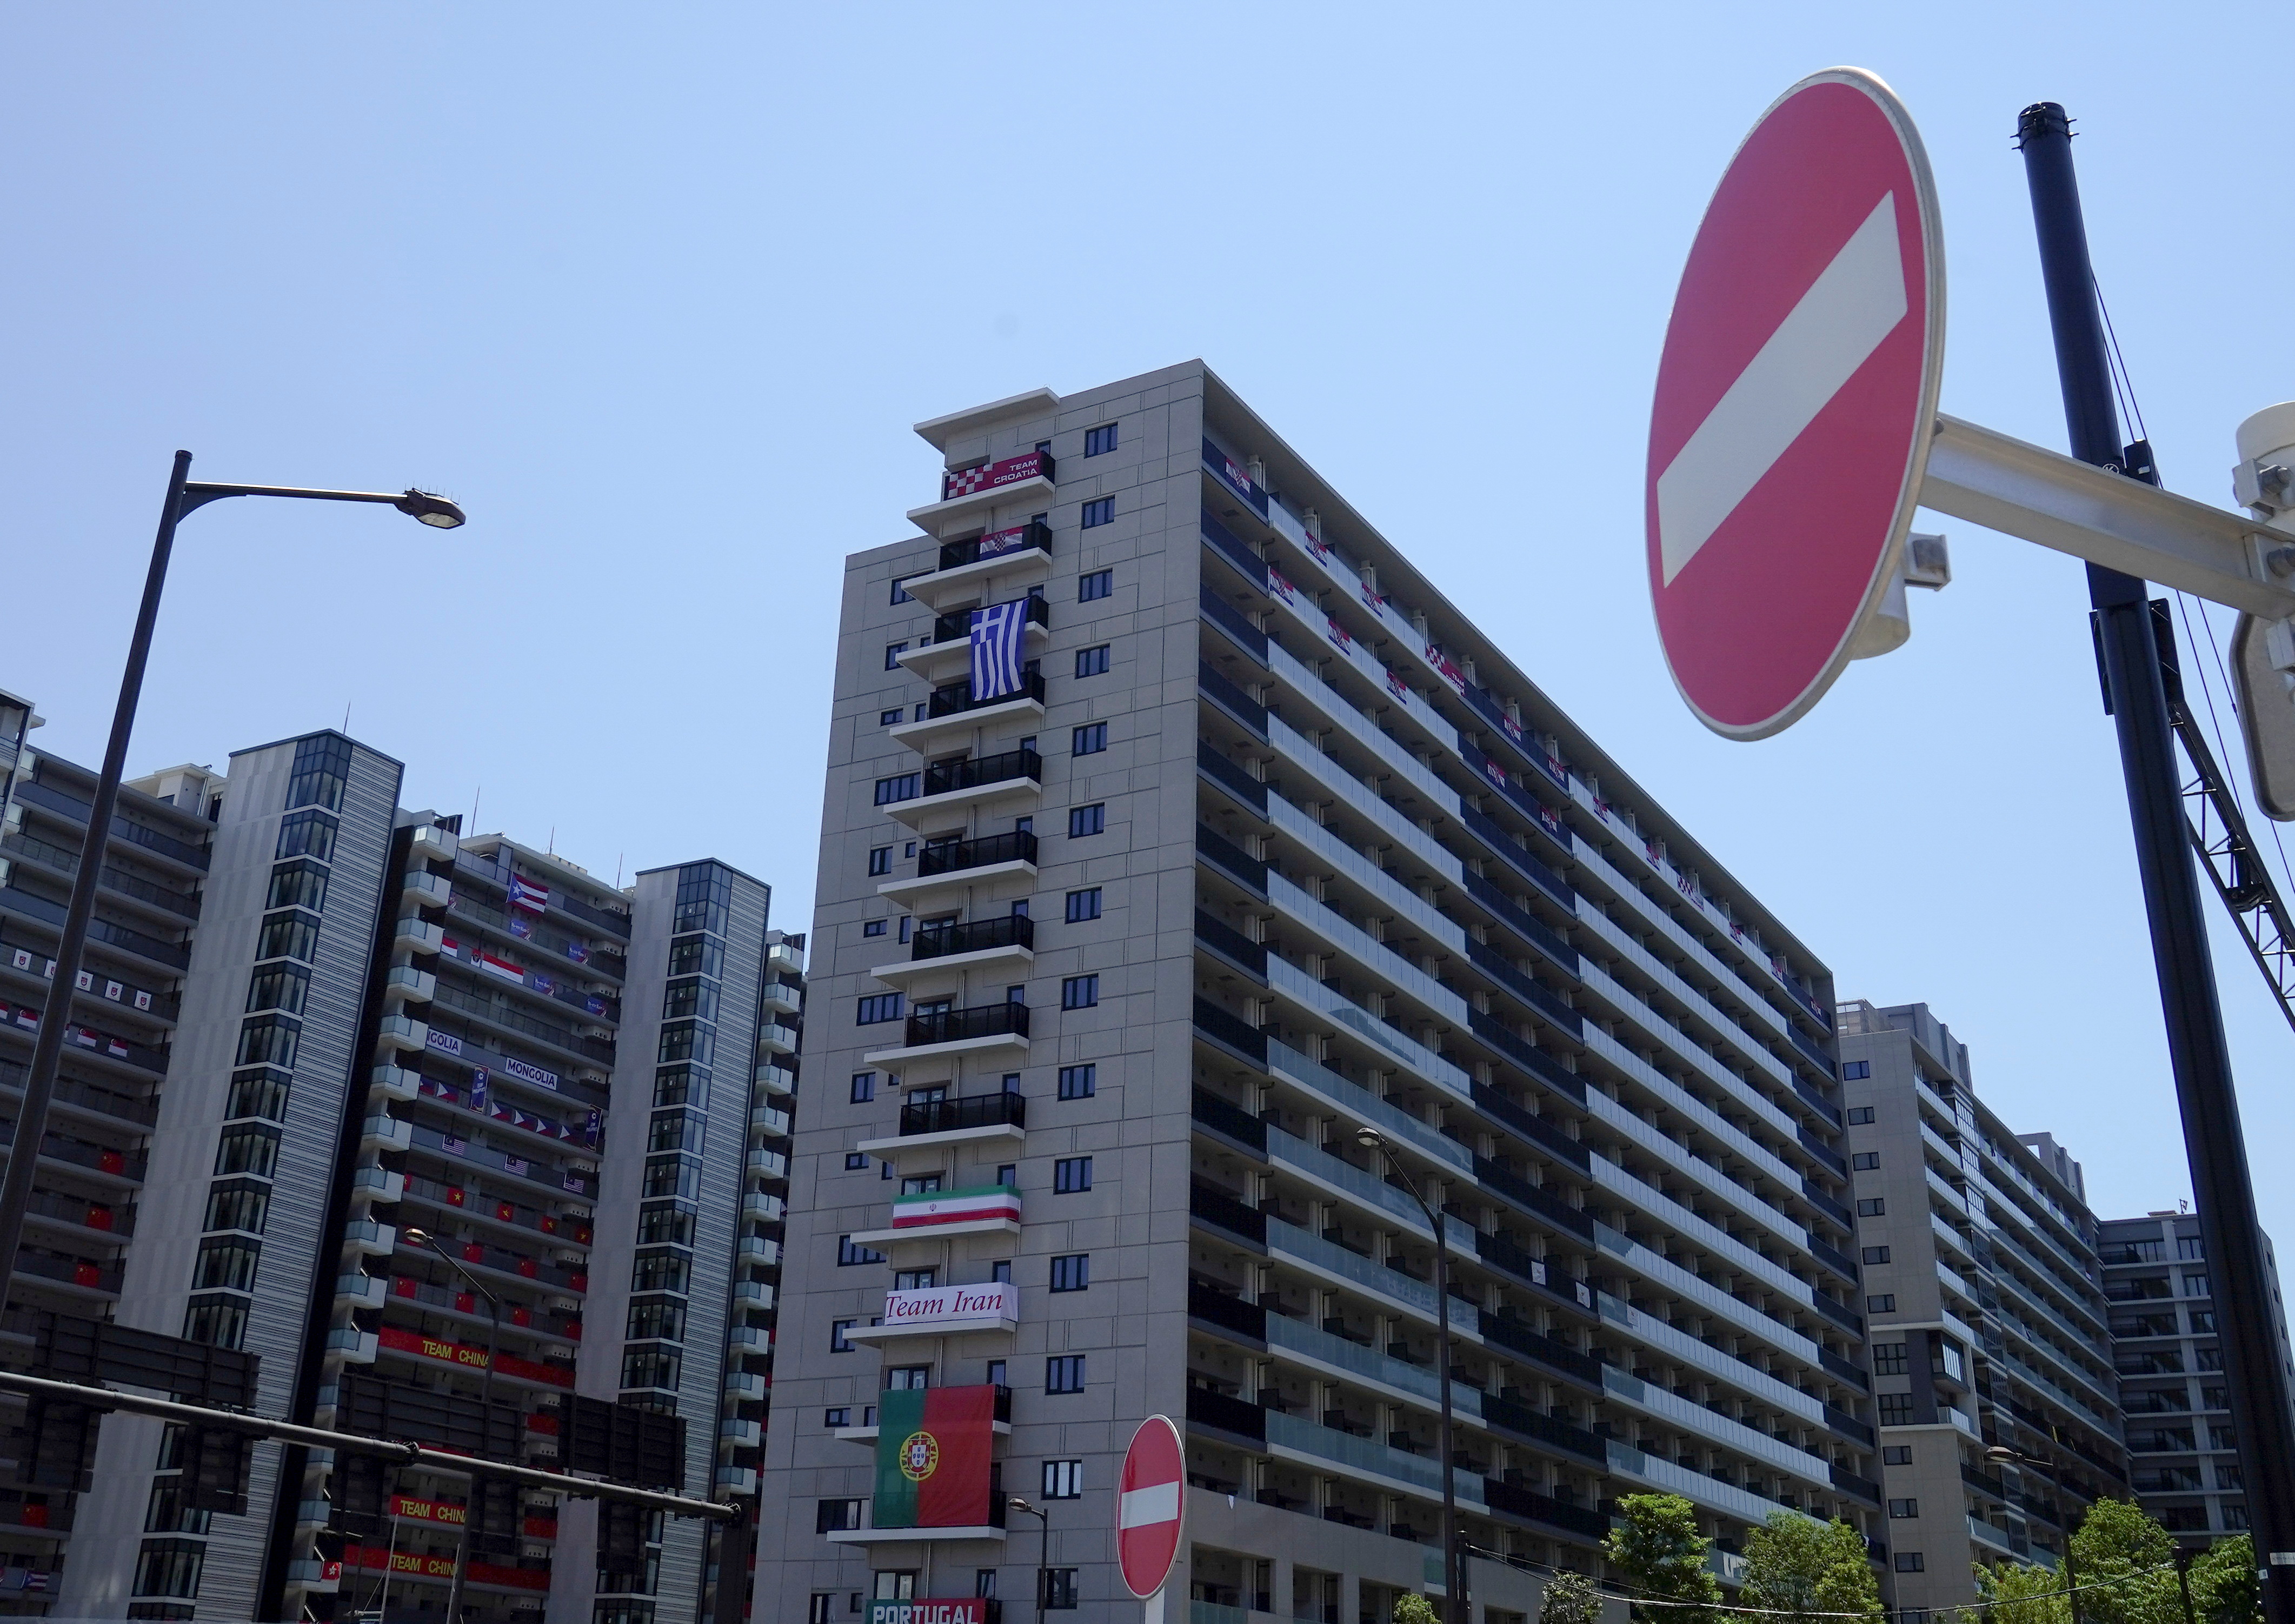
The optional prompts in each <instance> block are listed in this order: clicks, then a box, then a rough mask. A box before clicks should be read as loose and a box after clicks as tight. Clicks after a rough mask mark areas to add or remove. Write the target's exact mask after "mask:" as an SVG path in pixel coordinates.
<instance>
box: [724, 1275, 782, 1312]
mask: <svg viewBox="0 0 2295 1624" xmlns="http://www.w3.org/2000/svg"><path fill="white" fill-rule="evenodd" d="M733 1306H734V1307H735V1308H736V1309H748V1310H752V1311H754V1312H755V1313H760V1314H764V1313H770V1312H771V1311H772V1306H773V1288H772V1286H770V1285H766V1284H765V1282H764V1281H763V1280H736V1281H735V1282H734V1283H733Z"/></svg>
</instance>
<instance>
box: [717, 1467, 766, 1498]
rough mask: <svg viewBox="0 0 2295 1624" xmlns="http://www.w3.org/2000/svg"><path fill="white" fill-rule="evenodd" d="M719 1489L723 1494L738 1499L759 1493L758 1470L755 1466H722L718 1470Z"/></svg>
mask: <svg viewBox="0 0 2295 1624" xmlns="http://www.w3.org/2000/svg"><path fill="white" fill-rule="evenodd" d="M717 1489H718V1492H719V1493H721V1494H730V1495H734V1496H737V1497H744V1498H746V1497H747V1496H749V1495H753V1494H755V1493H756V1492H757V1469H756V1468H755V1466H720V1467H718V1468H717Z"/></svg>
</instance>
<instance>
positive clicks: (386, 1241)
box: [343, 1169, 404, 1257]
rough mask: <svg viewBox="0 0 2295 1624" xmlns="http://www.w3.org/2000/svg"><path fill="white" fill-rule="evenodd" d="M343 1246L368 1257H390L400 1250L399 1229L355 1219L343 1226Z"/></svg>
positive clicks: (368, 1219)
mask: <svg viewBox="0 0 2295 1624" xmlns="http://www.w3.org/2000/svg"><path fill="white" fill-rule="evenodd" d="M361 1171H371V1170H367V1169H362V1170H361ZM400 1176H401V1177H404V1175H403V1174H402V1175H400ZM343 1245H346V1246H347V1247H349V1248H350V1249H351V1250H352V1251H354V1252H359V1253H364V1254H365V1255H367V1256H368V1257H388V1256H389V1255H390V1254H391V1253H393V1252H396V1250H397V1249H398V1228H397V1226H396V1225H394V1224H379V1223H377V1222H375V1221H374V1220H372V1219H371V1218H358V1219H353V1220H351V1221H350V1222H349V1223H347V1224H345V1225H344V1226H343Z"/></svg>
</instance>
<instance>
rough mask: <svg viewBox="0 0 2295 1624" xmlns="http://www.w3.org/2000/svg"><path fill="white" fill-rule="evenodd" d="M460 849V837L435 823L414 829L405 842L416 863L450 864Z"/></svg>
mask: <svg viewBox="0 0 2295 1624" xmlns="http://www.w3.org/2000/svg"><path fill="white" fill-rule="evenodd" d="M461 849H462V841H461V836H459V835H457V834H455V833H454V831H453V830H452V829H447V828H439V827H438V826H437V824H435V823H426V824H424V825H423V826H422V827H421V828H418V829H416V830H415V831H414V833H413V835H412V837H411V838H410V839H409V841H408V842H407V850H408V851H409V853H412V856H413V859H414V861H416V862H424V861H429V862H452V861H454V853H457V852H459V851H461Z"/></svg>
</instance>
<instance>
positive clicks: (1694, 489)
mask: <svg viewBox="0 0 2295 1624" xmlns="http://www.w3.org/2000/svg"><path fill="white" fill-rule="evenodd" d="M1908 308H1909V306H1907V303H1906V300H1905V262H1904V257H1903V255H1902V254H1901V253H1900V252H1899V249H1898V243H1897V194H1896V193H1895V192H1890V193H1889V194H1888V195H1887V196H1885V197H1883V199H1882V200H1881V201H1880V202H1879V203H1878V204H1877V205H1875V206H1874V209H1873V212H1872V213H1871V214H1869V215H1867V216H1866V217H1865V224H1862V225H1860V226H1858V228H1857V229H1856V231H1855V232H1854V233H1851V234H1850V239H1849V241H1847V242H1846V243H1844V244H1842V249H1841V251H1840V252H1839V253H1838V254H1835V255H1834V257H1833V263H1832V264H1831V265H1827V266H1825V269H1824V270H1823V271H1822V272H1820V273H1818V275H1817V280H1816V281H1815V282H1811V283H1810V284H1809V291H1808V292H1806V293H1804V294H1802V295H1801V302H1800V303H1799V304H1797V305H1795V306H1793V309H1792V311H1791V312H1790V313H1788V314H1786V316H1785V320H1784V321H1782V322H1779V323H1777V330H1776V331H1775V332H1773V333H1771V334H1770V335H1769V338H1768V342H1767V343H1766V344H1764V345H1762V346H1761V347H1760V351H1759V353H1757V354H1756V355H1754V356H1753V358H1752V361H1750V362H1748V363H1746V366H1745V370H1744V371H1742V372H1740V373H1739V374H1737V381H1736V382H1735V383H1733V384H1731V385H1730V386H1729V388H1728V389H1727V391H1726V392H1725V393H1724V394H1723V395H1722V396H1721V398H1720V399H1719V400H1718V401H1716V402H1715V403H1714V404H1713V410H1712V411H1711V412H1709V413H1707V414H1706V418H1705V420H1704V421H1703V422H1702V423H1700V424H1699V425H1698V426H1697V431H1696V432H1695V434H1692V435H1691V436H1690V437H1689V439H1688V441H1687V443H1686V444H1685V445H1683V446H1682V448H1681V450H1680V452H1679V453H1678V454H1677V455H1676V456H1675V457H1674V459H1673V461H1672V462H1671V463H1670V464H1669V465H1668V466H1667V468H1666V470H1665V472H1663V473H1662V474H1660V475H1659V476H1658V477H1657V534H1658V555H1659V561H1660V562H1661V563H1662V564H1663V565H1664V567H1665V583H1666V584H1667V585H1669V586H1670V585H1671V584H1672V583H1673V578H1674V576H1676V575H1679V574H1680V573H1681V571H1682V567H1684V566H1685V565H1687V563H1688V562H1689V560H1690V559H1694V558H1695V557H1696V556H1697V550H1698V549H1699V548H1701V547H1703V546H1704V545H1705V543H1707V542H1708V541H1710V540H1711V539H1712V536H1713V533H1714V532H1715V531H1716V530H1719V528H1720V527H1721V524H1722V521H1723V520H1724V519H1726V518H1728V517H1729V515H1730V514H1732V513H1734V512H1736V510H1737V504H1738V503H1739V502H1743V501H1744V500H1745V498H1746V496H1747V495H1748V494H1750V493H1751V492H1752V488H1753V487H1754V486H1757V485H1759V484H1760V482H1761V476H1762V475H1764V474H1766V473H1768V471H1769V469H1772V468H1774V467H1775V466H1776V461H1777V459H1778V458H1779V457H1782V456H1784V455H1785V453H1786V452H1787V451H1789V450H1791V449H1792V448H1793V442H1794V441H1795V440H1797V439H1799V438H1801V430H1803V429H1805V428H1808V427H1809V425H1810V424H1811V423H1813V422H1815V421H1816V420H1817V413H1818V412H1822V411H1824V410H1825V405H1826V404H1827V403H1829V402H1830V401H1831V400H1832V399H1833V397H1834V396H1835V395H1838V394H1839V393H1841V386H1842V385H1843V384H1845V383H1847V382H1848V381H1849V379H1850V377H1852V376H1853V375H1854V374H1855V372H1856V371H1857V369H1858V367H1860V366H1863V365H1864V364H1865V362H1866V358H1867V357H1869V356H1870V355H1872V354H1873V352H1874V350H1876V349H1878V348H1880V347H1881V340H1882V339H1885V338H1887V337H1888V336H1889V334H1890V333H1891V332H1892V331H1895V329H1896V326H1897V323H1898V322H1901V321H1903V320H1904V319H1905V313H1906V311H1907V309H1908Z"/></svg>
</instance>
